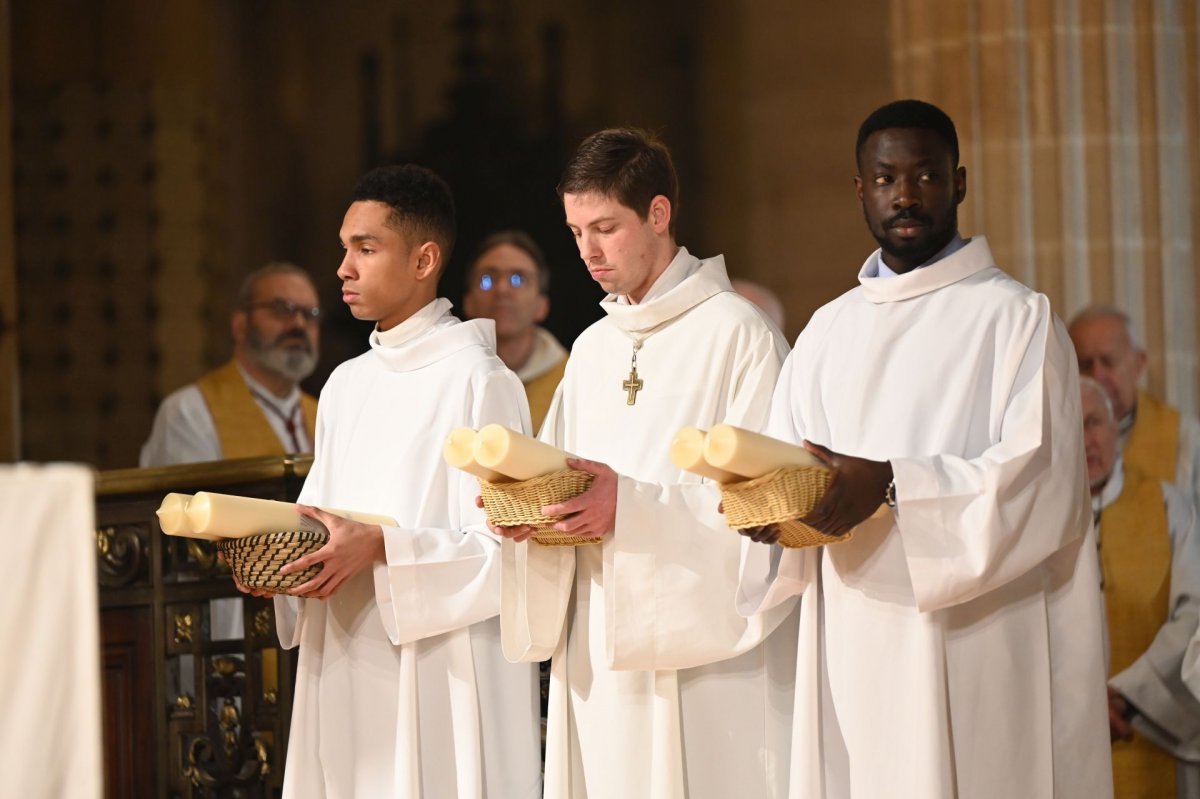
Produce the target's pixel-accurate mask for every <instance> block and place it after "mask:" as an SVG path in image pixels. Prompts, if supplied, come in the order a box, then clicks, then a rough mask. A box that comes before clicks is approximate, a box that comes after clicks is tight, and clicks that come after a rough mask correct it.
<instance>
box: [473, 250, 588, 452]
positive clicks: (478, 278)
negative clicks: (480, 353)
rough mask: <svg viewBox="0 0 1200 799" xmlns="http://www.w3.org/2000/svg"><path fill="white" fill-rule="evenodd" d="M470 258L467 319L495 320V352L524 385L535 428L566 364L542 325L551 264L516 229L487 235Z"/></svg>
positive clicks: (562, 352) (547, 303)
mask: <svg viewBox="0 0 1200 799" xmlns="http://www.w3.org/2000/svg"><path fill="white" fill-rule="evenodd" d="M470 263H471V268H470V271H469V272H468V273H467V291H466V294H465V295H464V296H463V310H464V311H465V312H466V315H467V316H468V317H469V318H471V319H493V320H495V322H496V349H497V352H496V354H497V355H499V356H500V360H502V361H504V365H505V366H507V367H508V368H509V369H512V370H513V371H514V372H516V373H517V377H519V378H521V382H522V383H523V384H524V385H525V394H526V396H528V398H529V414H530V416H531V417H532V419H533V429H534V430H535V431H536V430H538V429H539V428H540V427H541V426H542V420H543V419H545V418H546V411H547V410H549V408H550V400H551V399H553V398H554V390H555V389H556V388H558V383H559V381H560V380H562V376H563V370H564V369H566V366H567V351H566V350H565V349H564V348H563V346H562V345H561V344H559V343H558V339H556V338H555V337H554V335H553V334H552V333H551V332H550V331H549V330H546V329H545V328H544V327H541V326H540V325H541V323H542V322H544V321H545V320H546V315H547V314H549V313H550V267H549V266H548V265H547V264H546V257H545V255H543V254H542V248H541V247H539V246H538V245H537V242H535V241H534V240H533V239H532V238H530V236H529V235H528V234H527V233H525V232H523V231H520V230H502V231H500V232H498V233H493V234H492V235H490V236H488V237H487V238H486V239H484V240H483V241H482V242H481V243H480V245H479V247H478V248H477V249H476V250H475V256H474V257H473V258H472V259H471V262H470Z"/></svg>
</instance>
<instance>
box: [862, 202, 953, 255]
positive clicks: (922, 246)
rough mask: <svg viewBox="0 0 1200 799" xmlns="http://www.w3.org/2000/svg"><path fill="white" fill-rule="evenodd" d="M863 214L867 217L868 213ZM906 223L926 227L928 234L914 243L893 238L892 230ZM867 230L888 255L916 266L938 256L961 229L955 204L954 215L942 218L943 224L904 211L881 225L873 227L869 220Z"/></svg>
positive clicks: (913, 240)
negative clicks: (916, 223)
mask: <svg viewBox="0 0 1200 799" xmlns="http://www.w3.org/2000/svg"><path fill="white" fill-rule="evenodd" d="M863 215H864V216H866V213H865V211H864V214H863ZM905 220H907V221H910V222H918V223H920V224H923V225H925V226H926V228H925V233H924V235H921V236H917V237H916V238H914V239H912V240H911V241H897V240H895V239H892V238H890V237H889V236H888V231H890V230H891V229H892V228H893V227H896V226H897V224H898V223H900V222H902V221H905ZM867 227H868V228H869V229H870V231H871V235H872V236H873V237H874V239H875V241H876V243H878V244H879V247H880V249H882V250H883V251H884V252H885V253H887V254H888V255H890V256H892V257H893V258H897V259H901V260H903V261H907V262H909V263H913V264H914V265H916V264H922V263H924V262H926V261H928V260H929V259H930V258H932V257H933V256H935V255H937V254H938V252H940V251H941V250H942V248H943V247H945V246H946V245H947V244H949V243H950V240H951V239H953V238H954V233H955V232H956V231H957V230H958V206H957V205H952V206H951V207H950V212H949V213H948V214H946V215H945V216H944V217H943V218H942V222H941V224H939V225H935V224H934V221H933V217H931V216H929V215H927V214H924V213H921V212H920V211H900V212H899V213H897V214H894V215H892V216H889V217H888V218H887V219H885V220H883V223H882V224H879V225H876V224H872V223H871V220H870V219H867Z"/></svg>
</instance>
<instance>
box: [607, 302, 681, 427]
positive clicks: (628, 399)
mask: <svg viewBox="0 0 1200 799" xmlns="http://www.w3.org/2000/svg"><path fill="white" fill-rule="evenodd" d="M677 318H678V317H677V316H673V317H671V318H670V319H665V320H663V321H661V322H659V323H658V324H657V325H655V326H654V327H651V328H649V329H648V330H645V331H643V332H642V335H641V336H637V337H635V336H634V335H633V334H632V333H630V332H629V331H627V330H622V331H621V332H622V333H624V334H625V335H627V336H629V338H630V339H632V340H633V355H632V356H631V357H630V359H629V377H627V378H625V381H624V382H623V383H621V388H623V389H625V391H626V395H625V404H626V405H635V404H637V395H638V392H639V391H641V390H642V389H643V388H645V387H646V381H644V380H642V378H640V377H638V370H637V354H638V350H640V349H641V348H642V344H644V343H645V342H646V339H648V338H650V337H651V336H653V335H654V334H655V333H657V332H658V331H659V330H662V329H663V328H664V327H666V326H667V325H669V324H670V323H671V322H674V321H675V320H676V319H677Z"/></svg>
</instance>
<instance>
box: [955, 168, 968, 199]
mask: <svg viewBox="0 0 1200 799" xmlns="http://www.w3.org/2000/svg"><path fill="white" fill-rule="evenodd" d="M965 199H967V168H966V167H965V166H960V167H959V168H958V169H956V170H954V201H955V202H956V203H961V202H962V201H963V200H965Z"/></svg>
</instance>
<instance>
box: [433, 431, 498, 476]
mask: <svg viewBox="0 0 1200 799" xmlns="http://www.w3.org/2000/svg"><path fill="white" fill-rule="evenodd" d="M476 435H477V434H476V432H475V431H474V430H472V429H471V428H469V427H459V428H458V429H456V430H454V431H452V432H451V433H450V435H448V436H446V443H445V444H443V445H442V457H443V458H445V460H446V463H448V464H450V465H451V466H453V467H454V468H456V469H462V470H463V471H464V472H468V473H469V474H473V475H475V476H476V477H478V478H479V479H481V480H487V481H488V482H489V483H499V482H504V481H506V480H509V479H510V478H508V477H505V476H504V475H502V474H500V473H499V472H497V471H493V470H492V469H488V468H486V467H484V466H480V465H479V464H478V463H477V462H476V461H475V437H476Z"/></svg>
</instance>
